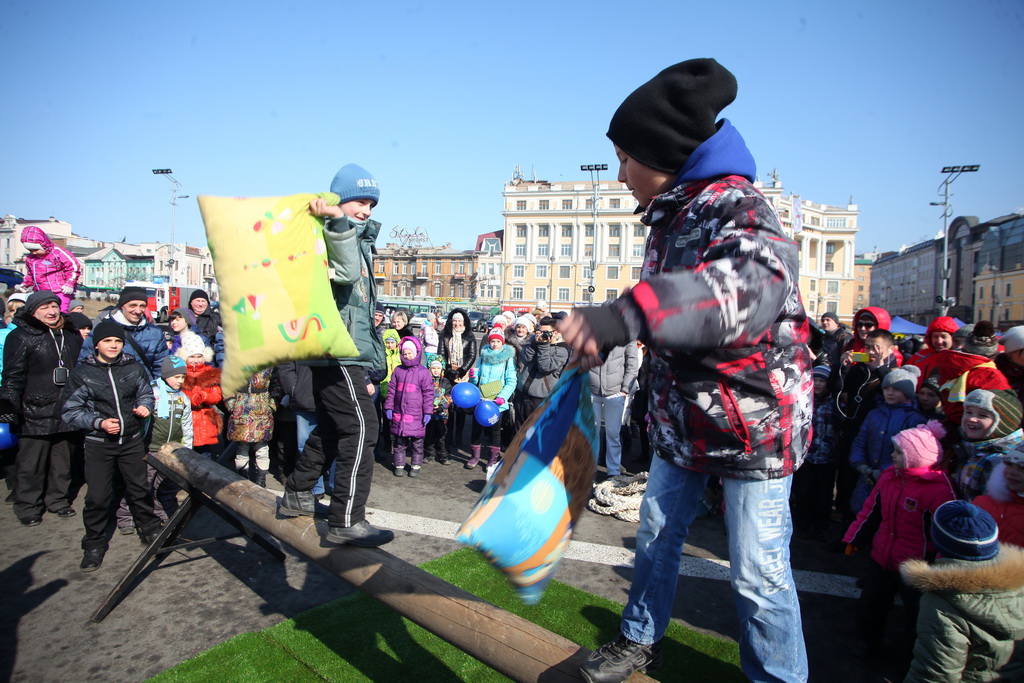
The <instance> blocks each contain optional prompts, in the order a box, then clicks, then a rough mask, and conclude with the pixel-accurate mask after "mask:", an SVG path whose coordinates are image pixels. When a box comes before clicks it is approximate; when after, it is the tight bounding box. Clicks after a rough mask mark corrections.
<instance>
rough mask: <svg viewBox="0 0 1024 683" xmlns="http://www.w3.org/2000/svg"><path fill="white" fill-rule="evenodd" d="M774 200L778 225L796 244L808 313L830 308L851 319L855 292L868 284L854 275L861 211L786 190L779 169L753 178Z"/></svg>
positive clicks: (815, 316) (817, 314)
mask: <svg viewBox="0 0 1024 683" xmlns="http://www.w3.org/2000/svg"><path fill="white" fill-rule="evenodd" d="M754 185H755V187H757V188H758V189H759V190H760V191H761V192H762V193H763V194H764V196H765V197H767V198H768V201H770V202H771V203H772V205H774V206H775V210H776V211H777V212H778V214H779V219H780V220H781V221H782V227H783V228H784V229H785V230H786V232H787V233H788V234H789V235H790V236H791V237H793V239H795V240H796V242H797V244H798V245H799V246H800V293H801V295H802V296H803V300H804V306H805V307H806V308H807V314H808V315H809V316H810V317H811V318H813V319H815V320H817V319H818V318H819V317H820V316H821V314H822V313H824V312H826V311H831V312H833V313H835V314H836V316H837V317H838V318H839V320H840V321H842V322H845V323H848V324H849V323H851V322H852V321H853V314H854V312H856V310H857V309H858V308H861V306H858V305H857V301H858V299H857V295H858V294H861V296H862V300H863V297H864V293H865V292H866V291H868V290H866V289H864V290H862V289H859V288H860V287H864V286H865V282H864V281H860V280H858V279H857V278H858V274H857V273H858V270H857V262H856V261H857V258H856V251H855V247H854V243H855V241H856V237H857V231H858V230H859V229H860V228H859V226H858V225H857V219H858V216H859V215H860V211H859V210H858V208H857V205H856V204H854V203H852V201H851V202H850V203H849V204H847V205H845V206H831V205H829V204H819V203H817V202H811V201H807V200H805V199H802V198H801V197H800V196H799V195H795V194H789V195H787V194H785V190H784V188H783V186H782V182H781V181H780V180H779V176H778V173H775V172H773V173H772V174H771V175H770V177H769V180H768V181H767V182H761V181H757V182H755V183H754Z"/></svg>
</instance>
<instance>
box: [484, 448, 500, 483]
mask: <svg viewBox="0 0 1024 683" xmlns="http://www.w3.org/2000/svg"><path fill="white" fill-rule="evenodd" d="M490 450H491V454H490V456H489V457H488V458H487V468H486V471H487V476H488V477H489V476H491V472H492V471H493V470H494V466H495V465H497V464H498V460H499V459H500V458H501V446H491V447H490Z"/></svg>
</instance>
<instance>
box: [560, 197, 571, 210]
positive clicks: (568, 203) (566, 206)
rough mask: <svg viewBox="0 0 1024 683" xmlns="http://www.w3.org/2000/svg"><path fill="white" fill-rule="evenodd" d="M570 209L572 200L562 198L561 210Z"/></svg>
mask: <svg viewBox="0 0 1024 683" xmlns="http://www.w3.org/2000/svg"><path fill="white" fill-rule="evenodd" d="M570 209H572V200H571V199H563V200H562V210H563V211H568V210H570Z"/></svg>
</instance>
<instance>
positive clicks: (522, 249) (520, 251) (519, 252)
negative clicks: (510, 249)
mask: <svg viewBox="0 0 1024 683" xmlns="http://www.w3.org/2000/svg"><path fill="white" fill-rule="evenodd" d="M516 256H526V245H525V244H517V245H516Z"/></svg>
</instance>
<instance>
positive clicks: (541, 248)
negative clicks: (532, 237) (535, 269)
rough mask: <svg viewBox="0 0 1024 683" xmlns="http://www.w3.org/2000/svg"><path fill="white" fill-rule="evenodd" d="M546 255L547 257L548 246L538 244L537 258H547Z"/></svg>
mask: <svg viewBox="0 0 1024 683" xmlns="http://www.w3.org/2000/svg"><path fill="white" fill-rule="evenodd" d="M547 255H548V245H546V244H538V245H537V256H543V257H547Z"/></svg>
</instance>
